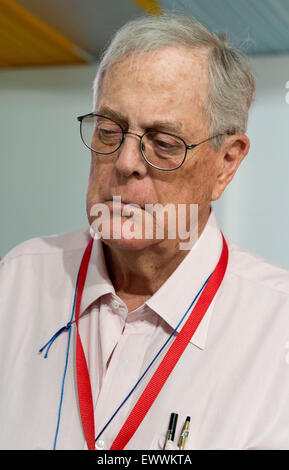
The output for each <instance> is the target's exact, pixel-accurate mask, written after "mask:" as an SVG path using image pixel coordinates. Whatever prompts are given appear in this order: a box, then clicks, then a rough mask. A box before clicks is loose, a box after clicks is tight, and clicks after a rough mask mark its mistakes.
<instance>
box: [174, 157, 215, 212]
mask: <svg viewBox="0 0 289 470" xmlns="http://www.w3.org/2000/svg"><path fill="white" fill-rule="evenodd" d="M192 157H193V158H192ZM192 157H191V159H190V160H189V161H186V162H185V164H186V163H188V165H187V166H184V168H183V172H182V174H181V175H180V178H179V184H178V186H179V188H180V197H184V195H185V194H187V195H189V197H188V196H187V197H186V199H190V202H191V203H194V204H202V203H205V202H210V200H211V194H212V189H213V187H214V185H215V182H216V177H217V168H216V163H215V160H216V159H215V158H214V157H215V155H214V152H212V151H211V150H210V149H209V150H208V151H207V152H204V151H199V152H198V154H197V152H196V153H195V154H194V156H192Z"/></svg>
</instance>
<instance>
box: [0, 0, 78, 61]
mask: <svg viewBox="0 0 289 470" xmlns="http://www.w3.org/2000/svg"><path fill="white" fill-rule="evenodd" d="M83 63H87V59H86V53H85V52H82V51H81V50H80V49H79V48H78V47H77V46H76V45H75V44H73V43H72V42H71V41H69V40H68V39H67V38H65V37H64V36H63V35H61V34H60V33H58V32H57V31H55V30H54V29H52V28H50V26H48V25H47V24H45V23H44V22H43V21H41V20H40V19H39V18H37V17H36V16H34V15H32V14H31V13H30V12H28V11H27V10H25V9H24V8H23V7H22V6H20V5H19V4H18V3H17V2H15V0H0V67H21V66H25V67H26V66H37V65H60V64H83Z"/></svg>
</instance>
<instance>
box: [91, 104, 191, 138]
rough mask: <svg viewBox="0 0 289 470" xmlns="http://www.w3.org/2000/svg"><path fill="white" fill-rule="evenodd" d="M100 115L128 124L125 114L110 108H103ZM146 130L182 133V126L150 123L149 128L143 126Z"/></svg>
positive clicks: (100, 109) (162, 122)
mask: <svg viewBox="0 0 289 470" xmlns="http://www.w3.org/2000/svg"><path fill="white" fill-rule="evenodd" d="M96 112H97V113H98V114H103V115H104V116H107V117H110V118H111V119H115V120H116V121H122V122H128V119H127V116H125V115H124V114H122V113H120V112H118V111H114V110H113V109H111V108H109V107H108V106H102V107H101V108H99V109H98V110H97V111H96ZM143 127H144V128H145V129H157V130H163V131H167V132H172V133H176V132H181V130H182V125H181V123H178V122H171V121H164V120H161V121H153V122H151V123H149V125H147V126H143Z"/></svg>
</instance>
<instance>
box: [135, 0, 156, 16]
mask: <svg viewBox="0 0 289 470" xmlns="http://www.w3.org/2000/svg"><path fill="white" fill-rule="evenodd" d="M133 2H135V3H137V4H138V5H139V6H140V7H142V8H143V9H144V10H145V11H146V12H147V13H150V14H151V15H160V14H161V12H162V10H161V7H160V5H159V2H158V0H133Z"/></svg>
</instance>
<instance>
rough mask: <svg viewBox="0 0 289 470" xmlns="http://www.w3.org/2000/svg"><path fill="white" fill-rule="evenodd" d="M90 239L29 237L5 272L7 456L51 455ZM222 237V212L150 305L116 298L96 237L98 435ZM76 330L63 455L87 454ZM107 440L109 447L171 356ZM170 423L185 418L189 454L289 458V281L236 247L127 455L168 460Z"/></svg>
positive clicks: (87, 331)
mask: <svg viewBox="0 0 289 470" xmlns="http://www.w3.org/2000/svg"><path fill="white" fill-rule="evenodd" d="M89 238H90V234H89V228H87V229H83V230H78V231H75V232H70V233H64V234H60V235H53V236H48V237H42V238H35V239H32V240H28V241H26V242H24V243H22V244H20V245H18V246H17V247H15V248H14V249H13V250H11V251H10V252H9V253H8V254H7V255H6V256H5V257H4V258H3V260H2V261H1V263H0V314H1V316H0V335H1V339H0V370H1V374H0V397H1V400H0V422H1V429H0V448H1V449H52V448H53V442H54V438H55V433H56V426H57V418H58V409H59V402H60V393H61V384H62V378H63V372H64V367H65V360H66V348H67V341H68V330H66V331H65V332H63V333H62V334H61V335H60V336H59V337H58V338H57V339H56V340H55V342H54V343H53V345H52V346H51V349H50V351H49V354H48V357H47V358H46V359H45V358H44V355H43V354H39V352H38V351H39V349H40V348H41V347H42V346H43V345H44V344H45V343H46V342H47V341H48V340H49V339H50V338H51V337H52V336H53V334H54V333H55V332H56V331H57V330H58V329H60V328H61V327H63V326H64V325H65V324H67V322H68V321H69V319H70V316H71V311H72V304H73V296H74V288H75V281H76V276H77V272H78V268H79V264H80V261H81V258H82V255H83V252H84V250H85V247H86V245H87V243H88V241H89ZM221 249H222V237H221V232H220V229H219V227H218V225H217V221H216V218H215V215H214V212H212V213H211V216H210V218H209V221H208V223H207V225H206V227H205V229H204V231H203V233H202V235H201V237H200V238H199V240H198V241H197V243H196V244H195V245H194V247H193V248H192V249H191V251H190V252H189V253H188V255H187V256H186V257H185V259H184V260H183V262H182V263H181V264H180V265H179V266H178V268H177V269H176V270H175V271H174V272H173V274H172V275H171V276H170V277H169V278H168V279H167V281H166V282H165V283H164V284H163V285H162V286H161V288H160V289H159V290H158V291H157V292H156V293H155V294H154V295H153V296H152V297H151V298H150V299H149V300H148V301H146V302H145V303H144V304H143V305H142V306H140V307H139V308H137V309H136V310H134V311H133V312H131V313H129V314H128V312H127V307H126V305H125V304H124V303H123V302H122V300H121V299H120V298H119V297H118V296H117V295H116V294H115V290H114V287H113V285H112V283H111V281H110V278H109V276H108V272H107V269H106V264H105V259H104V254H103V249H102V243H101V241H99V240H94V243H93V249H92V254H91V259H90V264H89V268H88V273H87V279H86V284H85V289H84V293H83V299H82V305H81V317H80V322H79V325H80V334H81V338H82V343H83V346H84V350H85V354H86V358H87V363H88V368H89V373H90V379H91V385H92V393H93V400H94V412H95V429H96V435H97V434H98V433H99V431H100V430H101V429H102V428H103V426H104V425H105V424H106V422H107V421H108V420H109V419H110V417H111V416H112V414H113V413H114V411H115V409H116V408H117V407H118V406H119V404H120V403H121V402H122V400H123V399H124V397H125V396H126V395H127V394H128V392H129V391H130V390H131V388H132V387H133V386H134V385H135V383H136V382H137V380H138V378H139V377H140V376H141V374H142V373H143V372H144V370H145V369H146V368H147V366H148V364H149V363H150V362H151V360H152V358H153V357H154V355H155V354H156V353H157V351H158V350H159V348H160V347H161V346H162V345H163V344H164V342H165V341H166V339H167V338H168V336H169V335H170V334H171V332H172V331H173V329H174V328H175V326H176V325H177V323H178V321H179V319H180V318H181V316H182V315H183V314H184V312H185V311H186V310H187V308H188V306H189V305H190V303H191V302H192V300H193V298H194V296H195V295H196V293H197V291H198V290H199V289H200V287H201V286H202V284H203V283H204V281H205V279H206V278H207V277H208V276H209V274H210V273H211V272H212V271H213V269H214V268H215V266H216V264H217V262H218V259H219V256H220V253H221ZM75 333H76V329H75V323H74V322H73V324H72V327H71V343H70V351H69V356H68V364H67V373H66V380H65V384H64V390H63V401H62V412H61V419H60V423H59V430H58V437H57V443H56V449H86V448H87V447H86V443H85V439H84V434H83V430H82V425H81V419H80V414H79V407H78V398H77V386H76V370H75ZM162 357H163V355H161V356H160V358H159V359H158V360H157V361H156V363H155V364H154V365H153V367H152V370H150V371H149V373H148V375H147V376H146V377H145V379H144V380H143V381H142V382H141V383H140V385H139V386H138V387H137V389H136V390H135V391H134V393H133V394H132V396H131V397H130V398H129V400H128V401H127V402H126V403H125V405H124V406H123V407H122V408H121V410H120V411H119V413H118V414H117V415H116V417H115V418H114V419H113V421H112V422H111V423H110V425H109V426H108V428H107V429H106V430H105V431H104V433H103V435H102V436H101V437H100V439H99V440H98V442H97V448H98V449H99V450H101V449H109V448H110V446H111V444H112V442H113V440H114V439H115V437H116V435H117V434H118V431H119V430H120V428H121V427H122V425H123V423H124V421H125V420H126V417H127V416H128V414H129V412H130V410H131V409H132V407H133V406H134V404H135V403H136V401H137V399H138V397H139V396H140V394H141V392H142V390H143V389H144V387H145V385H146V384H147V382H148V381H149V379H150V377H151V376H152V374H153V372H154V371H155V369H156V367H157V366H158V364H159V362H160V360H161V358H162ZM171 412H176V413H178V415H179V418H178V425H177V430H176V437H175V443H174V444H172V446H173V447H174V446H175V447H176V444H177V441H178V438H179V435H180V432H181V428H182V425H183V423H184V421H185V419H186V416H190V417H191V428H190V434H189V438H188V441H187V446H186V448H187V449H289V273H288V271H286V270H284V269H281V268H279V267H276V266H273V265H272V264H269V263H267V262H266V261H264V260H262V259H260V258H257V257H256V256H255V255H253V254H251V253H249V252H247V251H245V250H242V249H241V248H239V247H237V246H236V245H234V244H233V243H230V242H229V264H228V269H227V272H226V275H225V278H224V281H223V283H222V285H221V288H220V289H219V291H218V293H217V295H216V296H215V298H214V300H213V302H212V304H211V306H210V308H209V309H208V311H207V313H206V315H205V317H204V318H203V320H202V322H201V324H200V325H199V327H198V329H197V331H196V332H195V334H194V336H193V337H192V339H191V341H190V343H189V345H188V347H187V348H186V350H185V352H184V354H183V355H182V357H181V359H180V360H179V362H178V364H177V365H176V367H175V369H174V370H173V372H172V374H171V375H170V377H169V378H168V380H167V382H166V384H165V385H164V387H163V389H162V390H161V392H160V394H159V396H158V398H157V399H156V401H155V402H154V404H153V405H152V407H151V409H150V410H149V412H148V414H147V415H146V417H145V419H144V420H143V422H142V423H141V425H140V427H139V428H138V430H137V431H136V433H135V434H134V436H133V437H132V439H131V440H130V441H129V443H128V444H127V446H126V449H146V450H147V449H161V448H162V445H163V442H164V436H165V434H166V431H167V427H168V423H169V417H170V413H171Z"/></svg>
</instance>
